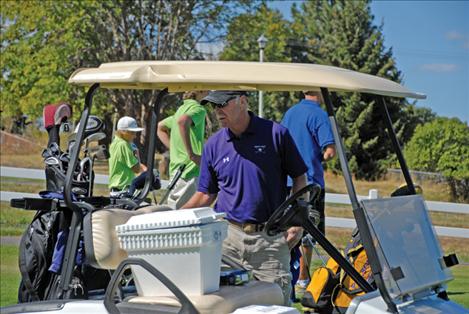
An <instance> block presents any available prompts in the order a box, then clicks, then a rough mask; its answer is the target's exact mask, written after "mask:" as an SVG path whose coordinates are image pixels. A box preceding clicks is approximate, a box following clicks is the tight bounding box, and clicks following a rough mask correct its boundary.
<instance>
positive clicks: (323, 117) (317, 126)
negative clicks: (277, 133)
mask: <svg viewBox="0 0 469 314" xmlns="http://www.w3.org/2000/svg"><path fill="white" fill-rule="evenodd" d="M281 123H282V125H283V126H285V127H286V128H287V129H288V130H289V131H290V134H291V136H292V137H293V139H294V140H295V143H296V146H297V147H298V150H299V151H300V154H301V156H302V157H303V160H304V161H305V163H306V166H307V167H308V172H307V177H308V184H310V183H317V184H319V185H320V186H321V187H322V188H324V170H323V168H322V164H321V162H322V161H323V152H322V151H323V149H324V148H326V146H327V145H330V144H334V135H333V133H332V129H331V125H330V123H329V117H328V116H327V113H326V112H324V110H322V109H321V107H320V106H319V103H317V102H315V101H312V100H306V99H303V100H302V101H300V102H299V103H298V104H297V105H295V106H293V107H291V108H290V109H288V111H287V112H286V113H285V116H284V117H283V119H282V122H281ZM288 186H292V180H291V178H288Z"/></svg>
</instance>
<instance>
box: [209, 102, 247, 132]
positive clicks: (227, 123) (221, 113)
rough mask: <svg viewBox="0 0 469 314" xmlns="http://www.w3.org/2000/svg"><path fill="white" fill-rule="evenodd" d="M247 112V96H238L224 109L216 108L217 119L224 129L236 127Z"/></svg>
mask: <svg viewBox="0 0 469 314" xmlns="http://www.w3.org/2000/svg"><path fill="white" fill-rule="evenodd" d="M246 110H247V104H246V97H245V96H237V97H236V98H233V99H231V100H230V101H228V102H227V103H226V105H225V106H224V107H220V106H215V113H216V115H217V119H218V121H219V122H220V125H221V126H222V127H224V128H232V127H233V126H236V125H237V124H238V122H239V121H240V119H241V117H242V114H243V113H244V112H245V111H246Z"/></svg>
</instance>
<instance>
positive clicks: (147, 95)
mask: <svg viewBox="0 0 469 314" xmlns="http://www.w3.org/2000/svg"><path fill="white" fill-rule="evenodd" d="M250 7H251V4H250V3H249V1H236V2H234V1H228V0H222V1H218V0H186V1H171V0H159V1H132V0H116V1H109V0H108V1H63V2H60V1H46V2H43V1H18V2H16V1H6V2H2V7H1V11H0V12H1V31H2V44H1V53H2V78H1V80H2V81H1V83H2V87H3V88H2V89H1V97H2V108H5V109H6V111H7V112H12V111H13V110H15V109H16V108H18V107H21V108H22V109H23V110H24V111H25V112H27V113H29V114H31V115H33V116H38V115H40V112H41V110H42V107H43V106H44V104H47V103H51V102H56V101H57V100H68V101H70V102H72V103H73V104H75V107H76V108H81V107H82V105H83V93H84V92H85V91H84V90H83V89H81V88H76V87H73V86H69V85H68V84H67V79H68V77H69V76H70V75H71V73H72V72H73V71H74V70H75V69H77V68H79V67H95V66H99V64H101V63H104V62H112V61H131V60H169V59H175V60H187V59H192V58H200V57H201V54H200V52H198V51H197V49H196V46H197V44H198V43H199V42H201V41H213V40H216V39H217V38H220V37H221V36H223V35H224V29H225V28H224V25H225V24H226V21H227V20H229V19H231V18H232V17H233V16H236V15H237V14H240V13H242V12H243V11H244V10H245V9H248V8H250ZM156 93H157V92H156V91H134V90H127V91H121V90H120V91H114V90H108V91H103V92H101V93H99V94H98V95H97V97H96V99H95V102H94V103H95V104H96V105H97V106H95V107H96V108H100V109H101V111H99V109H98V110H97V112H98V113H101V114H106V117H107V118H108V120H110V115H111V114H112V109H115V110H116V111H117V112H118V113H119V115H124V114H127V115H132V116H135V117H136V118H137V119H138V120H140V121H141V123H142V124H143V125H146V126H147V127H148V126H149V120H150V119H148V117H149V114H150V113H149V107H150V105H151V103H152V102H153V101H154V99H155V97H156ZM94 112H96V110H95V111H94ZM146 136H147V137H148V134H146ZM143 148H144V147H143ZM142 156H145V154H142Z"/></svg>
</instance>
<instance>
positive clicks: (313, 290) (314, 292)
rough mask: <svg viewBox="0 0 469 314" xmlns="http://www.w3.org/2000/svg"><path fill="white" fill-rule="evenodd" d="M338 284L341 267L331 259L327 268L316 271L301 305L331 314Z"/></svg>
mask: <svg viewBox="0 0 469 314" xmlns="http://www.w3.org/2000/svg"><path fill="white" fill-rule="evenodd" d="M338 284H339V265H338V264H337V263H336V262H335V261H334V260H333V259H332V258H330V259H329V260H328V261H327V265H326V266H325V267H319V268H318V269H316V270H315V271H314V273H313V275H312V276H311V282H310V283H309V285H308V287H307V288H306V291H305V293H304V295H303V298H302V300H301V304H302V305H303V306H306V307H309V308H312V309H314V310H315V311H316V312H319V313H322V312H325V313H330V312H331V311H332V299H331V297H332V292H333V290H334V288H335V287H336V286H337V285H338Z"/></svg>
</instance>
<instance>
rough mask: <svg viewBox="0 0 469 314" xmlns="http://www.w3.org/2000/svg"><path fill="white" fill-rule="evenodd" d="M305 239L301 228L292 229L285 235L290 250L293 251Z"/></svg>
mask: <svg viewBox="0 0 469 314" xmlns="http://www.w3.org/2000/svg"><path fill="white" fill-rule="evenodd" d="M302 237H303V228H301V227H291V228H290V229H288V230H287V231H286V233H285V238H286V240H287V244H288V248H289V249H290V250H291V249H292V248H294V247H295V245H296V244H297V243H298V242H299V241H300V240H301V238H302Z"/></svg>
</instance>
